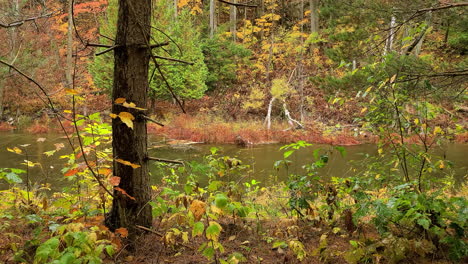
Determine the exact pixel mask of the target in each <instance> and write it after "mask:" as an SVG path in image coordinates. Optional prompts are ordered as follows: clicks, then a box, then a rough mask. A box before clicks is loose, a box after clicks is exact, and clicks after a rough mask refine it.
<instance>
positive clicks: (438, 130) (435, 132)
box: [434, 126, 442, 135]
mask: <svg viewBox="0 0 468 264" xmlns="http://www.w3.org/2000/svg"><path fill="white" fill-rule="evenodd" d="M435 134H442V128H440V126H436V127H435V128H434V135H435Z"/></svg>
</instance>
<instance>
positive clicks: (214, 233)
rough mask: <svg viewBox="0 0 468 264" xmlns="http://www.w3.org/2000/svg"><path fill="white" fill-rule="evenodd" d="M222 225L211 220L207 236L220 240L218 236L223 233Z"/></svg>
mask: <svg viewBox="0 0 468 264" xmlns="http://www.w3.org/2000/svg"><path fill="white" fill-rule="evenodd" d="M221 229H222V228H221V226H220V225H219V224H218V223H216V222H214V221H210V225H209V226H208V228H206V238H208V239H210V240H213V241H218V237H219V235H220V234H221Z"/></svg>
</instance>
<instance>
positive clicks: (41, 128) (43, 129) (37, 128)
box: [26, 120, 49, 134]
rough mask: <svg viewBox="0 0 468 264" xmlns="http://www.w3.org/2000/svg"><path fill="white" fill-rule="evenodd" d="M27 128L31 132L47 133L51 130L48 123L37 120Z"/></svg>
mask: <svg viewBox="0 0 468 264" xmlns="http://www.w3.org/2000/svg"><path fill="white" fill-rule="evenodd" d="M26 130H27V131H28V132H29V133H31V134H45V133H47V132H49V128H48V127H47V125H44V124H40V123H39V121H37V120H36V121H35V122H34V124H33V125H32V126H30V127H28V129H26Z"/></svg>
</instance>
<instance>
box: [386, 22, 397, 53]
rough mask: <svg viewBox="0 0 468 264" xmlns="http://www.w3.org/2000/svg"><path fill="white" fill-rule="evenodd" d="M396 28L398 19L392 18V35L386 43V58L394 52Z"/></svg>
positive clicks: (390, 34)
mask: <svg viewBox="0 0 468 264" xmlns="http://www.w3.org/2000/svg"><path fill="white" fill-rule="evenodd" d="M395 26H396V18H395V16H392V19H391V21H390V33H389V35H388V38H387V41H386V42H385V49H384V56H385V55H387V53H388V52H391V51H392V50H393V39H394V35H395Z"/></svg>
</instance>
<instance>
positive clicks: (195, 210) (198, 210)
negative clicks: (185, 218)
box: [189, 200, 206, 221]
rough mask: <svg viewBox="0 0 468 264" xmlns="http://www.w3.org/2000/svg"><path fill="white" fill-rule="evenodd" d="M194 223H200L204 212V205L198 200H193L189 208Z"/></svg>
mask: <svg viewBox="0 0 468 264" xmlns="http://www.w3.org/2000/svg"><path fill="white" fill-rule="evenodd" d="M189 210H190V212H192V214H193V216H194V217H195V220H196V221H200V219H201V217H202V216H203V214H205V212H206V204H205V203H204V202H202V201H200V200H193V201H192V203H191V204H190V207H189Z"/></svg>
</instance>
